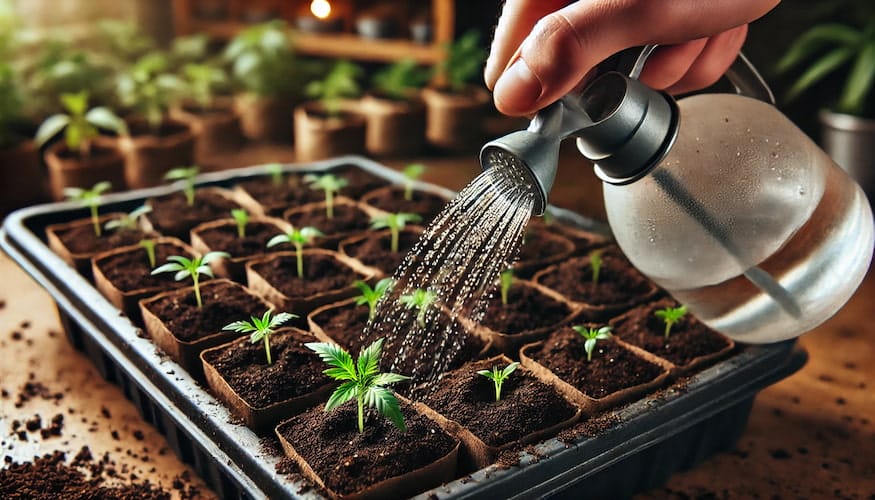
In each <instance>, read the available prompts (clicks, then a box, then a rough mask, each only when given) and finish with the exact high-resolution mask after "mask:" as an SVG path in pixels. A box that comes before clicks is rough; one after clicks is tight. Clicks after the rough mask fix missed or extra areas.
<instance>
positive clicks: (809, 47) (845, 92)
mask: <svg viewBox="0 0 875 500" xmlns="http://www.w3.org/2000/svg"><path fill="white" fill-rule="evenodd" d="M853 7H854V8H853V9H851V11H852V12H854V13H855V14H856V15H854V18H855V19H856V20H858V23H857V24H856V25H854V24H850V23H849V24H843V23H838V22H829V23H823V24H819V25H817V26H814V27H812V28H810V29H809V30H808V31H806V32H805V33H803V34H802V35H800V36H799V37H798V38H797V39H796V40H795V41H794V42H793V44H792V45H791V46H790V48H789V49H788V50H787V52H786V53H785V54H784V57H783V58H782V59H781V60H780V61H778V64H777V69H778V71H779V72H783V73H785V72H788V71H791V70H794V69H797V68H800V67H803V63H806V62H807V63H808V65H807V67H804V69H803V70H802V73H801V75H800V76H799V77H798V79H797V80H796V82H795V83H794V84H793V85H792V86H791V87H790V89H789V90H788V92H787V96H786V99H787V100H788V101H790V100H792V99H795V98H797V97H799V96H800V95H801V94H802V93H804V92H805V91H807V90H809V89H810V88H811V87H813V86H815V85H816V84H818V83H821V82H822V81H823V80H826V79H827V78H828V77H830V76H831V75H838V76H839V77H841V78H843V88H842V90H841V92H840V93H839V95H838V99H837V100H836V101H835V102H834V103H832V104H830V107H829V108H826V109H822V110H821V111H820V115H819V118H820V123H821V145H822V146H823V148H824V150H826V152H827V153H828V154H829V155H830V156H831V157H832V158H833V160H835V162H836V163H838V164H839V165H840V166H841V167H842V168H844V169H845V170H846V171H847V172H848V173H849V174H850V175H851V176H852V177H854V178H855V179H856V180H857V181H858V182H859V183H860V185H861V186H862V187H863V189H864V190H865V191H866V192H867V193H869V194H870V195H871V194H873V193H875V99H873V95H875V91H873V89H875V6H873V4H872V3H871V2H865V1H864V2H855V3H854V5H853Z"/></svg>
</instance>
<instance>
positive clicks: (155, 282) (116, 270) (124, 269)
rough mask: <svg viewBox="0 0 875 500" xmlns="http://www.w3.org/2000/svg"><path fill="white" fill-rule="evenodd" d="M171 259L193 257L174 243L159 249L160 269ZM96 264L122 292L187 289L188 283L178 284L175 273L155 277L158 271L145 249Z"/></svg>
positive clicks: (121, 254)
mask: <svg viewBox="0 0 875 500" xmlns="http://www.w3.org/2000/svg"><path fill="white" fill-rule="evenodd" d="M171 255H182V256H184V257H188V258H191V257H192V255H190V254H189V253H188V252H187V251H186V250H185V249H184V248H183V247H181V246H179V245H175V244H173V243H159V244H157V245H155V263H156V266H160V265H161V264H163V263H165V262H167V257H170V256H171ZM95 262H96V264H97V267H98V268H99V269H100V271H101V272H102V273H103V275H104V277H106V279H107V280H108V281H109V282H110V283H112V284H113V285H114V286H115V287H116V288H117V289H119V290H120V291H122V292H130V291H133V290H140V289H143V288H167V289H171V288H180V287H183V286H186V283H185V282H184V281H176V280H174V279H173V273H161V274H155V275H153V274H151V273H152V269H154V268H153V267H152V266H151V265H150V264H149V257H148V254H147V253H146V250H145V249H144V248H136V249H132V250H131V251H129V252H123V253H118V254H114V255H111V256H108V257H105V258H101V259H98V260H97V261H95Z"/></svg>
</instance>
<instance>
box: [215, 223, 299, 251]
mask: <svg viewBox="0 0 875 500" xmlns="http://www.w3.org/2000/svg"><path fill="white" fill-rule="evenodd" d="M283 232H284V231H283V230H282V229H280V228H278V227H277V226H275V225H273V224H270V223H268V222H258V221H254V222H250V223H248V224H246V234H245V236H243V237H242V238H241V237H240V236H239V235H238V233H237V224H236V223H231V222H229V223H228V224H225V225H221V226H215V227H211V228H209V229H205V230H203V231H200V232H198V236H200V238H201V240H203V242H204V243H205V244H206V245H207V247H208V248H209V249H210V250H211V251H219V252H227V253H228V254H229V255H231V257H232V258H236V257H251V256H254V255H261V254H264V253H268V252H277V251H280V250H294V247H292V245H291V244H290V243H282V244H280V245H276V246H273V247H270V248H267V242H268V241H270V239H271V238H273V237H274V236H276V235H278V234H283Z"/></svg>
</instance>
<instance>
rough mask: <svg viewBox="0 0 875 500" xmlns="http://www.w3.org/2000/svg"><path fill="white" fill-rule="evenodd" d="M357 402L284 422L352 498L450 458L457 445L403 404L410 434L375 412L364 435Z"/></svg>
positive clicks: (303, 451) (327, 479)
mask: <svg viewBox="0 0 875 500" xmlns="http://www.w3.org/2000/svg"><path fill="white" fill-rule="evenodd" d="M356 411H357V410H356V405H355V400H353V401H349V402H347V403H345V404H343V405H341V406H340V407H338V408H337V409H335V410H333V411H331V412H329V413H325V411H324V409H323V406H322V405H320V406H317V407H315V408H313V409H311V410H309V411H307V412H305V413H302V414H300V415H298V416H296V417H293V418H292V419H291V420H289V421H286V422H284V423H283V424H280V426H279V428H278V431H279V433H280V434H282V435H283V437H284V438H285V439H286V440H287V441H289V442H290V443H292V444H293V445H294V447H295V451H297V452H298V454H299V455H301V457H303V458H304V460H306V461H307V463H308V464H310V467H311V468H312V469H313V471H314V472H315V473H316V475H318V476H319V477H320V478H321V479H322V481H323V482H324V483H325V485H326V486H327V487H328V488H330V489H331V490H333V491H334V492H336V493H339V494H341V495H347V494H350V493H353V492H356V491H359V490H362V489H364V488H366V487H367V486H370V485H372V484H376V483H378V482H380V481H383V480H385V479H389V478H391V477H395V476H400V475H401V474H405V473H407V472H411V471H414V470H417V469H420V468H422V467H425V466H426V465H429V464H431V463H433V462H434V461H436V460H437V459H439V458H441V457H444V456H446V455H447V454H448V453H449V452H450V451H452V449H453V447H455V446H456V441H455V440H454V439H453V438H451V437H450V436H448V435H447V434H446V433H444V431H443V430H441V428H440V427H438V425H437V424H436V423H434V422H432V421H431V420H429V419H428V418H426V417H424V416H422V415H420V414H418V413H416V412H415V411H414V410H413V408H412V407H411V406H410V405H408V404H406V403H401V411H402V412H403V414H404V420H405V423H406V424H407V432H401V431H400V430H398V429H397V428H396V427H395V426H394V425H393V424H392V422H390V421H389V419H387V418H385V417H382V416H380V415H379V414H377V413H376V412H375V411H373V410H370V409H369V410H367V412H366V415H365V430H364V432H361V433H360V432H359V431H358V423H357V422H358V420H357V416H356Z"/></svg>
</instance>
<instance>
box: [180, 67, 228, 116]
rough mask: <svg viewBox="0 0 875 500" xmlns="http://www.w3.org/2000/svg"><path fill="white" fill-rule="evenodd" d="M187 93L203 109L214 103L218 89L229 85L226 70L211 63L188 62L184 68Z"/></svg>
mask: <svg viewBox="0 0 875 500" xmlns="http://www.w3.org/2000/svg"><path fill="white" fill-rule="evenodd" d="M182 72H183V74H184V75H185V80H186V82H185V83H186V84H187V89H186V90H187V93H188V95H189V96H190V97H191V98H192V100H194V102H195V104H197V105H198V106H199V107H200V108H201V109H202V110H205V109H208V108H209V107H210V105H212V104H213V99H214V96H215V93H216V91H217V90H221V89H222V88H223V87H225V86H227V83H228V76H227V75H226V74H225V70H223V69H222V68H220V67H216V66H213V65H210V64H198V63H188V64H186V65H185V66H183V68H182Z"/></svg>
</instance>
